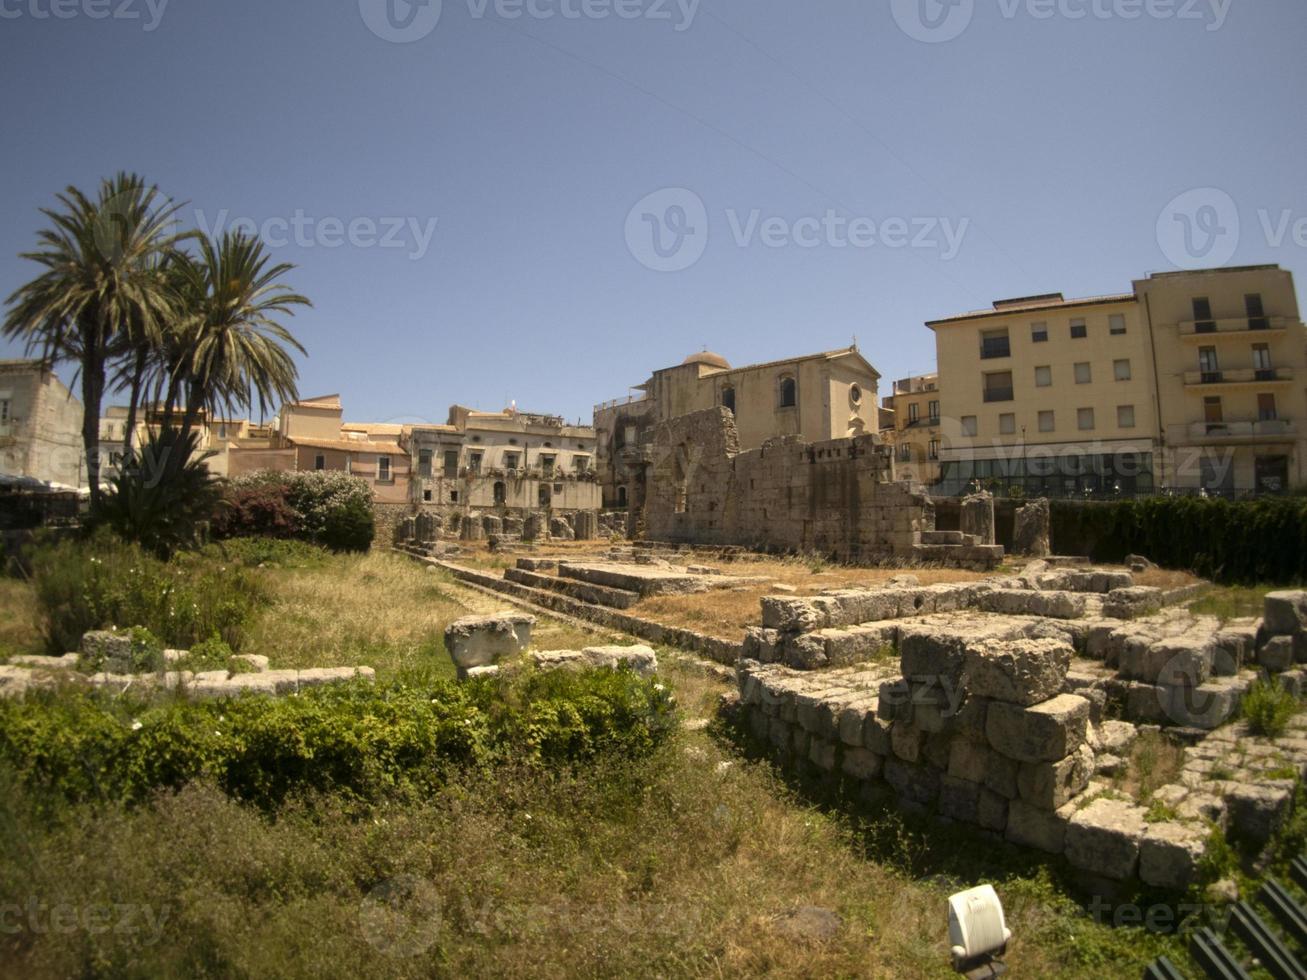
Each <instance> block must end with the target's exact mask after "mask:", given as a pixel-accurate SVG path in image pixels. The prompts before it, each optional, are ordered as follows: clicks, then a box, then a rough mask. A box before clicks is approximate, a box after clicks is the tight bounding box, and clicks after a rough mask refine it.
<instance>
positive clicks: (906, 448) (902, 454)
mask: <svg viewBox="0 0 1307 980" xmlns="http://www.w3.org/2000/svg"><path fill="white" fill-rule="evenodd" d="M899 462H900V463H911V462H912V446H911V445H909V444H908V443H906V442H902V443H899Z"/></svg>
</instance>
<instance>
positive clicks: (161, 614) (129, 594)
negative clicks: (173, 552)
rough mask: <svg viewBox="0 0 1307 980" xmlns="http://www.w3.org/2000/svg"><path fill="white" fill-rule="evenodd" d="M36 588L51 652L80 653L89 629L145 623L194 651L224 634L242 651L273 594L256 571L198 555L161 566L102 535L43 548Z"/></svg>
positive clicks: (36, 563)
mask: <svg viewBox="0 0 1307 980" xmlns="http://www.w3.org/2000/svg"><path fill="white" fill-rule="evenodd" d="M31 566H32V586H33V590H34V593H35V596H36V603H37V610H38V613H39V615H40V617H41V622H42V628H43V631H44V633H45V638H46V645H47V647H48V648H49V650H50V652H51V653H56V654H59V653H66V652H68V651H70V650H76V649H77V648H78V644H79V642H80V641H81V638H82V634H83V633H85V632H86V631H87V630H94V629H111V628H114V627H123V628H125V627H131V626H144V627H146V628H147V629H149V630H150V631H151V632H152V633H153V634H154V635H155V636H157V637H158V638H159V639H160V640H161V641H162V642H163V643H165V644H167V645H168V646H170V647H177V648H182V649H188V648H190V647H191V646H192V645H193V644H195V643H197V642H199V641H200V640H202V639H204V638H207V637H209V636H212V635H213V634H215V633H216V634H218V635H219V636H221V637H222V638H223V639H224V640H225V641H226V642H227V643H229V644H230V645H231V646H232V647H233V648H236V649H239V648H240V645H241V643H242V642H243V641H244V640H245V637H246V630H247V628H248V625H249V623H250V621H251V620H252V618H253V615H254V613H255V611H256V610H257V609H258V608H259V607H260V606H261V605H263V604H264V603H266V602H267V601H268V600H267V596H266V593H265V591H264V589H263V587H262V586H261V585H260V583H259V582H258V580H257V579H256V578H254V576H253V574H252V573H250V572H247V571H245V570H243V569H240V568H232V567H229V566H226V565H223V564H219V563H216V562H214V561H212V560H210V559H206V558H204V557H202V556H197V555H194V554H180V555H177V556H175V557H174V558H173V559H172V560H171V561H169V562H162V561H159V560H158V559H157V558H154V557H153V556H152V555H149V554H147V553H146V552H145V551H143V550H142V549H141V548H140V547H139V546H137V545H134V544H128V543H126V542H124V541H122V539H120V538H118V537H117V536H115V535H114V534H112V533H110V532H108V531H104V530H101V531H99V532H97V533H96V534H95V535H94V536H92V537H90V538H88V539H85V540H65V541H61V542H59V543H58V544H54V545H51V546H46V547H42V548H38V549H37V550H36V551H35V552H34V553H33V554H32V557H31Z"/></svg>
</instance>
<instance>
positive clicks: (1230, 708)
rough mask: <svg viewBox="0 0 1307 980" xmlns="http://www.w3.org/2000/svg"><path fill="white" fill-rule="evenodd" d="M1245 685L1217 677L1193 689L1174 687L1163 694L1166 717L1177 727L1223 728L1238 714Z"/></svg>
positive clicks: (1183, 685) (1231, 679)
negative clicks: (1222, 726)
mask: <svg viewBox="0 0 1307 980" xmlns="http://www.w3.org/2000/svg"><path fill="white" fill-rule="evenodd" d="M1246 688H1247V681H1243V680H1240V679H1239V678H1237V677H1216V678H1213V679H1212V680H1210V681H1208V682H1207V683H1206V684H1199V685H1197V686H1196V687H1195V686H1194V685H1192V684H1176V685H1173V686H1171V687H1167V688H1162V689H1161V690H1162V691H1164V692H1165V697H1166V699H1167V702H1166V716H1167V718H1169V719H1170V720H1171V721H1172V722H1174V723H1175V724H1177V725H1188V726H1190V727H1193V728H1202V729H1205V730H1207V731H1212V730H1214V729H1216V728H1219V727H1220V726H1221V725H1224V724H1225V723H1226V722H1227V721H1229V720H1230V719H1231V718H1233V717H1234V715H1235V713H1236V712H1237V711H1238V710H1239V703H1240V701H1241V700H1242V698H1243V693H1244V690H1245V689H1246Z"/></svg>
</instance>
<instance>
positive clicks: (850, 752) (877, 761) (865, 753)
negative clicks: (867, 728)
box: [840, 747, 885, 779]
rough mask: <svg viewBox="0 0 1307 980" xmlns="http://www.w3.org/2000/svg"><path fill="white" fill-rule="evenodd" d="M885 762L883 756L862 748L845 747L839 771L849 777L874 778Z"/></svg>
mask: <svg viewBox="0 0 1307 980" xmlns="http://www.w3.org/2000/svg"><path fill="white" fill-rule="evenodd" d="M884 764H885V758H884V756H880V755H877V754H876V753H875V752H872V751H870V750H869V749H864V748H847V747H846V748H845V749H844V757H843V758H842V759H841V760H840V771H841V772H843V773H844V775H846V776H848V777H850V778H851V779H875V778H876V777H877V776H879V775H880V773H881V768H882V767H883V766H884Z"/></svg>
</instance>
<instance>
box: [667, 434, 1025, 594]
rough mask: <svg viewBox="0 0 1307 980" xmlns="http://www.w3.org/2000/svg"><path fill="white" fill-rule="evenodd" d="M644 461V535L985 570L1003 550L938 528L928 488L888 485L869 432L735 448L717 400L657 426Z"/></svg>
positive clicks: (882, 453) (885, 463) (881, 452)
mask: <svg viewBox="0 0 1307 980" xmlns="http://www.w3.org/2000/svg"><path fill="white" fill-rule="evenodd" d="M653 459H654V462H653V465H652V467H651V469H650V474H649V478H648V487H647V493H646V500H645V507H644V519H645V526H646V533H647V536H648V538H649V539H650V540H653V541H664V542H671V543H692V544H709V545H740V546H743V547H746V548H750V549H754V550H761V551H779V552H787V553H793V552H799V553H818V554H825V555H831V556H833V557H835V558H837V559H839V560H841V561H848V562H857V561H860V560H868V559H879V558H898V559H907V560H929V561H939V562H946V563H949V564H953V565H959V566H972V567H980V568H985V569H989V568H993V567H995V566H996V565H997V564H998V563H999V562H1000V561H1001V560H1002V558H1003V549H1002V548H1001V547H999V546H997V545H995V544H993V542H992V533H991V535H990V540H988V541H982V539H981V538H980V536H978V535H976V534H971V533H966V532H964V531H937V530H936V529H935V517H934V506H933V504H932V503H931V501H930V497H929V496H928V495H927V494H926V493H925V492H924V491H922V490H920V489H915V488H913V487H911V486H910V485H908V484H906V483H891V482H889V476H890V460H889V456H888V450H887V449H886V447H884V446H883V445H881V444H880V442H879V440H878V439H877V437H875V436H859V437H857V438H851V439H837V440H832V441H829V442H820V443H807V442H804V441H803V440H802V439H800V438H799V437H797V436H785V437H781V438H776V439H772V440H769V441H768V442H766V443H764V444H763V446H762V447H761V448H760V449H755V450H749V451H747V452H741V451H740V448H739V439H738V436H737V433H736V429H735V419H734V416H733V414H732V413H731V412H730V411H728V410H726V409H723V408H716V409H710V410H707V411H702V412H696V413H693V414H690V415H685V416H681V417H679V418H675V419H672V420H670V421H667V422H663V423H660V424H659V425H658V427H657V428H656V429H655V431H654V435H653ZM992 524H993V518H992V513H991V517H990V525H991V529H992Z"/></svg>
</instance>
